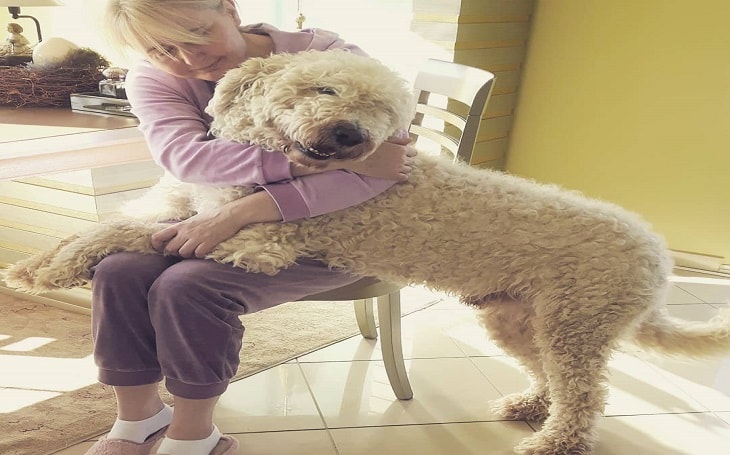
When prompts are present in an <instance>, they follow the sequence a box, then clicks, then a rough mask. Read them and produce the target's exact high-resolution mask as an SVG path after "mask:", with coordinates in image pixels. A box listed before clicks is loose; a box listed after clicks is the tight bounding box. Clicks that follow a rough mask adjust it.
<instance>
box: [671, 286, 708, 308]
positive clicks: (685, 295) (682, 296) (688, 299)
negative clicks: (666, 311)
mask: <svg viewBox="0 0 730 455" xmlns="http://www.w3.org/2000/svg"><path fill="white" fill-rule="evenodd" d="M666 303H667V305H676V304H683V303H704V302H703V301H702V300H700V299H698V298H697V297H695V296H694V295H692V294H690V293H689V292H687V291H685V290H684V289H682V288H681V287H680V286H679V285H677V284H676V283H675V284H674V285H673V286H671V287H670V288H669V295H667V302H666Z"/></svg>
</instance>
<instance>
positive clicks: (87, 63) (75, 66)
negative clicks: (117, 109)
mask: <svg viewBox="0 0 730 455" xmlns="http://www.w3.org/2000/svg"><path fill="white" fill-rule="evenodd" d="M108 66H109V62H108V61H107V60H106V59H105V58H104V57H102V56H101V55H99V54H97V53H96V52H95V51H93V50H91V49H88V48H81V49H77V50H75V51H72V52H69V54H68V55H67V56H66V57H65V58H64V59H63V60H62V61H61V62H59V63H58V64H56V65H53V67H49V66H41V65H34V64H32V63H30V64H28V65H25V66H0V105H5V106H15V107H21V106H23V107H70V106H71V98H70V95H71V93H80V92H96V91H98V90H99V82H100V81H101V80H103V79H104V75H103V74H102V70H104V68H106V67H108Z"/></svg>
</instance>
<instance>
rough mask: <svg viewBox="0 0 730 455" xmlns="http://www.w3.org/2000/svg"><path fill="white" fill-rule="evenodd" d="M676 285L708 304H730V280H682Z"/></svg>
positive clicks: (676, 282)
mask: <svg viewBox="0 0 730 455" xmlns="http://www.w3.org/2000/svg"><path fill="white" fill-rule="evenodd" d="M680 280H681V281H680ZM680 280H678V281H675V285H676V286H678V287H680V288H681V289H682V290H684V291H686V292H688V293H689V294H691V295H693V296H695V297H697V298H698V299H700V300H702V301H703V302H706V303H730V279H725V278H681V279H680Z"/></svg>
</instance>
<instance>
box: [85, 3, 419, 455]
mask: <svg viewBox="0 0 730 455" xmlns="http://www.w3.org/2000/svg"><path fill="white" fill-rule="evenodd" d="M106 22H107V23H106V26H107V27H106V30H109V31H111V33H112V35H113V39H114V40H115V41H116V42H117V43H118V44H120V45H121V46H122V47H124V48H127V49H131V50H134V51H137V52H139V53H141V54H142V55H143V56H145V58H146V62H144V63H142V64H141V65H140V66H139V67H138V68H135V69H134V70H133V71H131V72H130V74H129V77H128V79H127V86H126V90H127V94H128V97H129V99H130V102H131V104H132V107H133V111H134V112H135V114H136V115H137V117H138V118H139V120H140V129H141V130H142V131H143V133H144V135H145V138H146V141H147V143H148V146H149V148H150V151H151V153H152V155H153V157H154V159H155V160H156V161H157V162H158V163H159V164H160V165H161V166H163V167H164V168H165V169H166V170H167V171H168V172H170V173H172V174H173V175H175V176H176V177H178V178H179V179H181V180H183V181H188V182H195V183H205V184H211V185H255V186H257V187H258V188H259V189H260V191H258V192H255V193H254V194H252V195H250V196H248V197H246V198H243V199H240V200H237V201H234V202H231V203H229V204H228V205H226V206H224V207H222V208H221V209H220V211H219V212H217V213H215V214H209V215H196V216H194V217H192V218H190V219H188V220H185V221H182V222H179V223H175V224H171V225H170V226H169V227H167V228H165V229H163V230H161V231H159V232H158V233H156V234H155V235H154V236H153V239H152V241H153V244H154V245H155V248H157V249H158V250H159V251H161V252H166V253H168V255H165V256H163V255H160V256H143V255H136V254H131V253H123V254H115V255H112V256H109V257H108V258H106V259H104V260H103V261H102V262H101V263H100V264H99V265H98V266H97V267H96V268H95V271H94V278H93V281H92V290H93V296H92V299H93V300H92V302H93V303H92V329H93V331H92V333H93V337H94V355H95V360H96V363H97V365H98V367H99V380H100V381H101V382H102V383H105V384H109V385H111V386H113V387H114V391H115V394H116V398H117V410H118V417H117V420H116V422H115V423H114V425H113V427H112V429H111V431H110V433H109V435H108V436H107V437H106V438H104V439H102V440H100V441H99V442H97V443H96V444H95V445H94V446H93V447H92V448H91V449H90V450H89V451H88V452H87V455H94V454H95V455H100V454H104V455H128V454H130V455H131V454H135V455H137V454H148V453H150V452H151V450H152V446H153V445H155V444H156V443H157V441H159V440H162V441H161V444H160V447H159V449H158V452H157V453H159V454H171V455H208V454H215V455H221V454H234V453H236V448H237V442H236V440H235V439H234V438H232V437H230V436H225V435H221V434H220V432H219V431H218V429H217V428H215V426H214V425H213V418H212V417H213V408H214V406H215V404H216V401H217V400H218V397H219V396H220V395H221V394H222V393H223V392H224V391H225V390H226V387H227V386H228V383H229V380H230V378H231V377H232V376H233V374H235V372H236V369H237V367H238V363H239V351H240V348H241V343H242V335H243V330H244V329H243V327H242V326H241V322H240V319H239V316H240V315H241V314H244V313H251V312H254V311H259V310H262V309H265V308H270V307H272V306H275V305H278V304H280V303H283V302H288V301H294V300H297V299H299V298H301V297H304V296H306V295H311V294H314V293H317V292H320V291H323V290H327V289H331V288H335V287H339V286H342V285H345V284H348V283H351V282H353V281H355V280H357V278H358V277H355V276H352V275H349V274H347V273H344V272H341V271H333V270H329V269H327V268H326V267H325V266H323V265H322V264H320V263H318V262H316V261H306V260H305V261H302V262H301V263H300V264H297V265H295V266H293V267H290V268H289V269H286V270H284V271H282V272H281V273H279V274H278V275H276V276H273V277H272V276H267V275H259V274H252V273H247V272H245V271H244V270H242V269H237V268H234V267H230V266H228V265H222V264H218V263H215V262H213V261H208V260H203V259H199V258H202V257H204V256H205V254H206V253H207V252H209V251H210V250H211V249H212V248H214V247H215V246H216V245H217V244H218V243H220V242H221V241H223V240H225V239H227V238H229V237H231V236H232V235H233V234H235V233H236V232H237V231H238V230H240V229H241V228H243V227H244V226H246V225H248V224H251V223H257V222H271V221H281V220H283V221H290V220H294V219H297V218H302V217H310V216H316V215H320V214H322V213H327V212H331V211H334V210H339V209H342V208H346V207H349V206H352V205H355V204H358V203H360V202H363V201H365V200H367V199H369V198H372V197H373V196H375V195H377V194H379V193H381V192H383V191H385V190H386V189H387V188H389V187H390V186H391V185H393V184H395V183H396V181H398V180H404V179H406V178H407V174H408V172H409V171H410V164H411V157H412V156H414V155H415V150H414V149H413V148H411V147H409V146H408V145H407V144H408V141H407V140H405V139H397V138H393V139H392V140H390V141H389V142H386V143H385V144H383V145H382V146H381V147H380V148H379V149H378V150H377V151H376V152H375V153H374V154H373V157H372V158H369V159H368V160H367V161H365V162H363V163H345V164H344V165H343V164H341V163H340V164H339V166H340V168H339V169H329V170H324V171H322V170H320V171H312V170H308V169H302V168H297V167H295V166H293V165H290V164H289V163H288V161H287V160H286V158H285V157H284V155H283V154H281V153H278V152H265V151H262V150H261V149H260V148H258V147H257V146H255V145H252V144H236V143H232V142H228V141H224V140H222V139H215V138H211V137H208V136H207V130H208V126H209V122H210V120H211V119H210V118H209V117H208V116H207V115H206V114H205V112H204V109H205V106H206V105H207V103H208V101H209V100H210V98H211V97H212V93H213V88H214V86H215V82H216V81H217V80H219V79H220V78H221V77H222V76H223V74H224V73H225V72H226V71H227V70H229V69H232V68H234V67H236V66H238V65H239V64H240V63H241V62H243V61H244V60H246V59H248V58H251V57H262V56H267V55H269V54H271V53H279V52H288V53H293V52H299V51H303V50H308V49H312V50H326V49H330V48H347V49H349V50H350V51H351V52H357V53H362V51H361V50H360V49H359V48H357V47H356V46H353V45H349V44H346V43H345V42H343V41H342V40H341V39H340V38H339V37H338V36H337V35H335V34H333V33H331V32H326V31H322V30H305V31H301V32H295V33H288V32H283V31H279V30H276V29H275V28H273V27H271V26H267V25H264V24H258V25H253V26H246V27H241V20H240V17H239V15H238V12H237V9H236V5H235V1H234V0H111V1H110V2H109V4H108V7H107V14H106ZM343 188H347V189H348V191H342V189H343ZM163 379H164V380H165V386H166V387H167V389H168V390H169V391H170V393H171V394H172V395H173V397H174V412H173V410H172V408H170V407H168V406H166V405H165V404H164V403H163V402H162V400H161V399H160V396H159V395H158V383H159V382H160V381H162V380H163Z"/></svg>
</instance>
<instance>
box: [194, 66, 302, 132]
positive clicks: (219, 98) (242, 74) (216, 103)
mask: <svg viewBox="0 0 730 455" xmlns="http://www.w3.org/2000/svg"><path fill="white" fill-rule="evenodd" d="M291 57H292V55H290V54H274V55H271V56H269V57H257V58H250V59H248V60H246V61H244V62H243V63H242V64H241V65H240V66H239V67H238V68H234V69H232V70H229V71H228V72H226V74H225V76H223V78H222V79H221V80H220V81H218V84H217V85H216V89H215V95H214V96H213V99H212V100H211V101H210V104H208V108H207V109H206V112H207V113H208V114H210V115H211V116H212V117H213V118H215V117H216V115H219V114H221V113H222V112H227V111H229V110H230V109H231V108H232V107H233V106H234V105H235V104H238V103H239V102H240V101H241V99H242V97H243V96H244V94H245V93H246V92H247V91H251V90H253V91H255V92H256V91H261V90H264V88H265V86H266V84H265V83H264V81H265V80H266V79H267V78H269V77H270V76H272V75H274V74H276V73H277V72H279V71H281V70H282V69H284V67H285V66H286V65H287V63H288V62H289V61H290V60H291ZM260 94H261V95H263V93H260ZM249 96H253V94H249Z"/></svg>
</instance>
